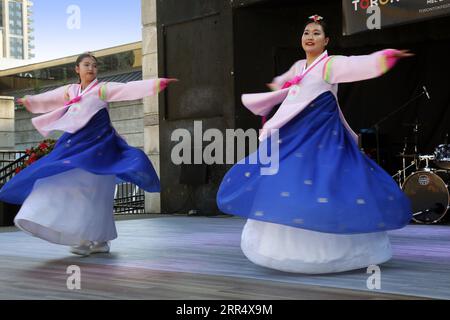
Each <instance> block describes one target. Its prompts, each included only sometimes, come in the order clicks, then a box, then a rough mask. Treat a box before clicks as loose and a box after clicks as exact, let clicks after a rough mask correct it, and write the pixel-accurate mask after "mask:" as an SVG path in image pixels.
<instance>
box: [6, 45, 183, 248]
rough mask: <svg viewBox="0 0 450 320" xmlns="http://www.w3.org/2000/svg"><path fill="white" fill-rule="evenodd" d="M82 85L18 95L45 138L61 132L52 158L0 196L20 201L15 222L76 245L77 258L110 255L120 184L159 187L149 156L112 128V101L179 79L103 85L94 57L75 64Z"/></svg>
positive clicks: (155, 91)
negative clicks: (116, 188)
mask: <svg viewBox="0 0 450 320" xmlns="http://www.w3.org/2000/svg"><path fill="white" fill-rule="evenodd" d="M75 68H76V72H77V73H78V75H79V78H80V83H78V84H70V85H66V86H63V87H60V88H58V89H55V90H53V91H50V92H46V93H42V94H38V95H34V96H26V97H24V98H21V99H18V103H19V104H22V105H24V106H25V107H26V108H27V110H28V111H30V112H32V113H39V114H43V115H40V116H38V117H35V118H33V119H32V123H33V125H34V127H35V128H36V129H37V130H38V131H39V133H41V134H42V135H43V136H44V137H46V136H48V135H49V134H50V133H51V132H53V131H55V130H59V131H63V132H64V134H63V135H62V136H61V137H60V138H59V139H58V141H57V143H56V145H55V147H54V149H53V151H52V152H50V153H49V154H48V155H46V156H44V157H42V158H41V159H39V160H38V161H36V162H35V163H33V164H31V165H30V166H28V167H27V168H25V169H24V170H22V171H21V172H19V173H18V174H17V175H16V176H15V177H14V178H13V179H11V180H10V181H9V182H8V183H7V184H6V185H5V186H4V187H3V188H2V189H1V190H0V200H2V201H4V202H8V203H13V204H22V207H21V209H20V211H19V213H18V214H17V216H16V217H15V219H14V222H15V225H16V226H17V227H18V228H20V229H21V230H23V231H25V232H26V233H29V234H31V235H33V236H35V237H39V238H41V239H44V240H47V241H49V242H53V243H56V244H61V245H69V246H71V252H73V253H75V254H80V255H89V254H91V253H99V252H109V250H110V241H111V240H113V239H115V238H116V237H117V231H116V226H115V222H114V216H113V202H114V190H115V184H116V181H126V182H131V183H134V184H136V185H138V186H139V187H140V188H142V189H144V190H145V191H147V192H159V188H160V184H159V179H158V176H157V174H156V172H155V170H154V168H153V166H152V164H151V162H150V161H149V159H148V157H147V156H146V155H145V153H144V152H143V151H141V150H139V149H137V148H134V147H131V146H129V145H128V144H127V143H126V142H125V140H123V139H122V138H121V137H120V136H119V135H118V134H117V132H116V131H115V129H114V128H113V127H112V125H111V120H110V117H109V114H108V103H109V102H114V101H127V100H136V99H141V98H143V97H146V96H151V95H156V94H158V92H160V91H161V90H163V89H164V88H166V86H167V85H168V84H169V83H170V82H172V81H175V80H174V79H153V80H142V81H133V82H129V83H125V84H122V83H112V82H99V81H98V80H97V59H96V58H95V57H94V56H93V55H91V54H89V53H86V54H83V55H81V56H80V57H79V58H78V59H77V61H76V67H75Z"/></svg>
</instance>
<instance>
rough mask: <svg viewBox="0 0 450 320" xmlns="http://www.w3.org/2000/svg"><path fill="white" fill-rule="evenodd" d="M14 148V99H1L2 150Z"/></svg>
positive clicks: (0, 130) (0, 148)
mask: <svg viewBox="0 0 450 320" xmlns="http://www.w3.org/2000/svg"><path fill="white" fill-rule="evenodd" d="M14 147H15V139H14V98H13V97H0V150H14Z"/></svg>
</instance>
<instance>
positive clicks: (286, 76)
mask: <svg viewBox="0 0 450 320" xmlns="http://www.w3.org/2000/svg"><path fill="white" fill-rule="evenodd" d="M297 63H298V62H296V63H294V65H293V66H292V67H291V68H290V69H289V70H288V71H287V72H285V73H283V74H282V75H280V76H278V77H276V78H274V79H273V80H272V83H273V84H274V85H275V87H276V88H274V89H275V90H280V89H281V88H282V87H283V85H284V84H285V83H286V82H287V81H290V80H292V78H294V77H295V76H296V74H295V69H296V67H297Z"/></svg>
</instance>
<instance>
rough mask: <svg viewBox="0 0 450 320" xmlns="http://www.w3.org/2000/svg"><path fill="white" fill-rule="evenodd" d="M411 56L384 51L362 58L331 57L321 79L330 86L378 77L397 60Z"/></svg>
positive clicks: (409, 54) (404, 52)
mask: <svg viewBox="0 0 450 320" xmlns="http://www.w3.org/2000/svg"><path fill="white" fill-rule="evenodd" d="M410 56H413V54H412V53H409V52H408V51H407V50H396V49H386V50H381V51H377V52H374V53H372V54H369V55H362V56H350V57H346V56H331V57H329V58H328V60H327V61H326V62H325V65H324V68H323V79H324V80H325V81H326V82H328V83H331V84H334V83H343V82H354V81H360V80H367V79H372V78H376V77H379V76H381V75H383V74H385V73H386V72H388V71H389V70H390V69H391V68H393V67H394V65H395V64H396V63H397V61H398V59H400V58H404V57H410Z"/></svg>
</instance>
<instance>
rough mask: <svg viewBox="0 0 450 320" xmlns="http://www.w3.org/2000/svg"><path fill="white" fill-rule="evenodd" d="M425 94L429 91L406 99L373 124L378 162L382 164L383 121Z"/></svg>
mask: <svg viewBox="0 0 450 320" xmlns="http://www.w3.org/2000/svg"><path fill="white" fill-rule="evenodd" d="M424 95H428V94H427V92H426V91H425V89H424V90H423V91H422V92H421V93H419V94H417V95H416V96H414V97H412V98H411V99H409V100H408V101H406V102H405V103H404V104H403V105H401V106H400V107H398V108H397V109H396V110H394V111H392V112H391V113H389V114H388V115H387V116H385V117H384V118H382V119H380V120H379V121H378V122H376V123H375V124H374V125H373V126H372V128H375V136H376V145H377V162H378V164H381V159H380V125H381V124H382V123H383V122H385V121H386V120H388V119H389V118H390V117H392V116H393V115H394V114H396V113H398V112H400V111H402V110H403V109H405V108H406V107H407V106H409V105H410V104H411V103H412V102H414V101H415V100H417V99H419V98H420V97H422V96H424ZM417 130H418V128H417ZM415 148H416V150H417V144H416V147H415Z"/></svg>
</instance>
